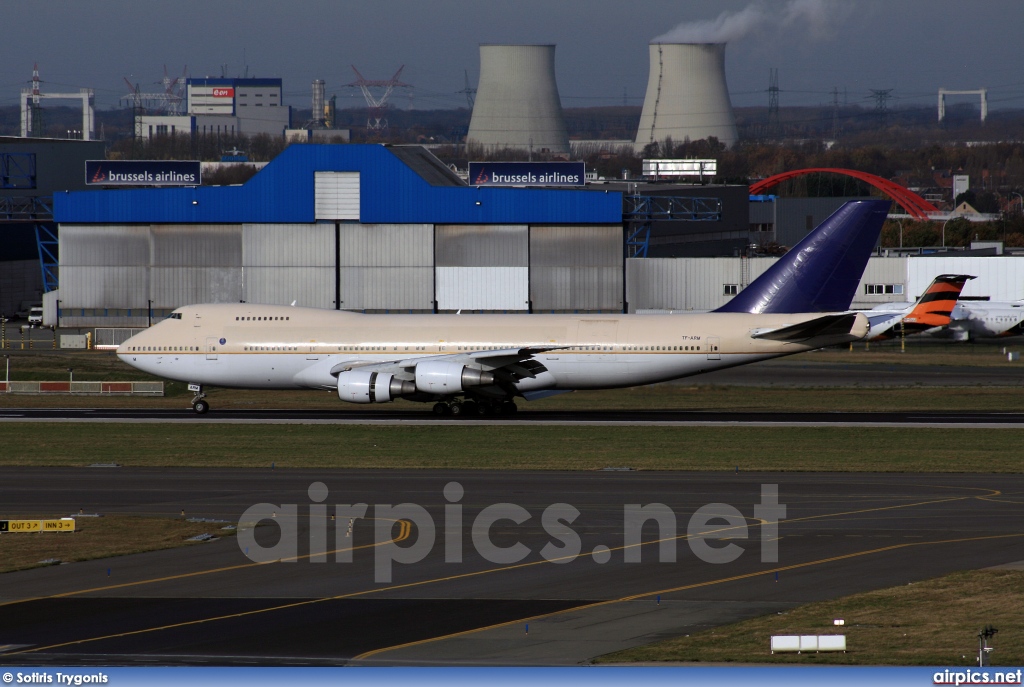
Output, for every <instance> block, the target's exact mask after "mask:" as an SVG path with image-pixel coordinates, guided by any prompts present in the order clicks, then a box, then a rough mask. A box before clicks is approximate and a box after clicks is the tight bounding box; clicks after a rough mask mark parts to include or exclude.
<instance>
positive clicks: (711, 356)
mask: <svg viewBox="0 0 1024 687" xmlns="http://www.w3.org/2000/svg"><path fill="white" fill-rule="evenodd" d="M719 343H720V340H719V338H718V337H717V336H709V337H708V338H707V343H706V344H705V345H706V346H707V349H708V360H721V359H722V354H721V353H720V352H719V350H718V346H719Z"/></svg>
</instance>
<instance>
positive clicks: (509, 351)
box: [117, 201, 890, 415]
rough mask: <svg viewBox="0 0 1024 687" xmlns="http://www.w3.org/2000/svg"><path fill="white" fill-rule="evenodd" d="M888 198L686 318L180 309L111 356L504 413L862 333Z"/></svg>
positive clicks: (175, 372)
mask: <svg viewBox="0 0 1024 687" xmlns="http://www.w3.org/2000/svg"><path fill="white" fill-rule="evenodd" d="M889 206H890V203H889V201H854V202H851V203H847V204H846V205H844V206H843V207H842V208H840V209H839V210H838V211H836V213H835V214H833V215H832V216H831V217H829V218H828V219H827V220H825V222H823V223H822V224H821V226H819V227H818V228H817V229H815V230H814V231H813V232H811V234H809V235H808V236H807V237H806V238H805V239H804V240H803V241H801V242H800V243H799V244H798V245H797V246H795V247H794V248H793V250H791V251H790V252H789V253H787V254H786V255H785V256H784V257H783V258H781V259H780V260H779V261H778V262H776V264H775V265H774V266H773V267H772V268H771V269H769V270H768V271H767V272H765V273H764V274H763V275H761V276H760V277H759V278H758V279H756V280H755V281H754V282H753V283H752V284H750V286H748V287H747V288H746V289H744V290H743V291H742V292H740V294H738V295H737V296H736V297H735V298H733V299H732V300H731V301H730V302H729V303H728V304H727V305H726V306H724V307H723V308H720V309H719V310H717V311H715V312H711V313H704V314H699V315H698V314H695V315H661V316H659V315H625V314H614V315H557V314H545V315H539V314H538V315H532V314H523V315H465V314H462V315H366V314H360V313H353V312H343V311H330V310H318V309H312V308H297V307H288V306H277V305H253V304H249V303H239V304H215V305H191V306H185V307H182V308H178V309H177V310H175V311H174V312H173V313H172V314H171V316H170V317H169V318H168V319H166V320H164V321H163V322H160V323H159V324H157V325H155V326H154V327H152V328H150V329H148V330H147V331H144V332H142V333H140V334H137V335H136V336H133V337H132V338H131V339H129V340H128V341H126V342H125V343H123V344H122V345H121V346H120V347H119V348H118V350H117V355H118V357H120V358H121V360H123V361H125V362H126V363H128V364H130V365H132V366H134V367H136V368H139V369H141V370H145V371H146V372H150V373H152V374H155V375H158V376H161V377H166V378H169V379H175V380H180V381H185V382H189V383H190V388H191V389H193V390H194V391H196V397H195V398H194V399H193V404H192V405H193V408H194V409H195V411H196V412H197V413H200V414H202V413H205V412H206V411H207V410H208V409H209V405H208V403H207V401H205V400H204V396H205V393H204V391H203V387H205V386H221V387H235V388H250V389H299V388H305V389H336V390H337V393H338V396H339V398H340V399H341V400H343V401H348V402H351V403H383V402H387V401H392V400H394V399H396V398H406V399H409V400H413V401H424V402H432V403H434V412H435V413H437V414H448V413H451V414H453V415H461V414H467V413H473V412H478V413H507V412H514V411H515V408H516V406H515V403H514V399H515V398H516V397H525V398H527V399H529V398H534V397H539V396H542V395H548V394H550V393H551V392H555V393H557V392H560V391H571V390H575V389H606V388H615V387H629V386H637V385H641V384H653V383H656V382H663V381H667V380H670V379H676V378H679V377H686V376H688V375H695V374H700V373H702V372H710V371H711V370H717V369H722V368H726V367H734V366H736V365H745V364H747V363H752V362H757V361H759V360H766V359H769V358H775V357H779V356H784V355H791V354H794V353H800V352H803V351H809V350H812V349H815V348H820V347H823V346H829V345H833V344H840V343H845V342H849V341H854V340H857V339H860V338H862V337H863V336H864V335H865V334H866V333H867V331H868V320H867V318H866V317H865V315H863V314H861V313H851V312H848V308H849V305H850V302H851V301H852V299H853V295H854V292H855V291H856V289H857V286H858V284H859V281H860V277H861V274H862V273H863V271H864V266H865V265H866V264H867V260H868V257H869V255H870V252H871V250H872V248H873V247H874V245H875V243H876V242H877V239H878V233H879V231H880V229H881V226H882V223H883V222H884V220H885V216H886V214H887V212H888V209H889Z"/></svg>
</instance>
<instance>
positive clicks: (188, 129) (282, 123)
mask: <svg viewBox="0 0 1024 687" xmlns="http://www.w3.org/2000/svg"><path fill="white" fill-rule="evenodd" d="M282 97H283V96H282V80H281V79H248V78H246V79H241V78H239V79H232V78H221V79H214V78H209V77H206V78H197V79H188V80H187V81H186V82H185V113H184V114H165V115H146V114H138V115H136V117H137V120H138V121H137V131H138V132H139V133H140V134H141V135H142V137H143V138H146V139H149V138H153V137H154V136H168V135H171V136H173V135H175V134H180V135H192V134H204V135H222V136H241V135H244V136H254V135H256V134H270V135H273V136H281V135H283V133H284V132H285V130H286V129H288V128H289V127H290V126H291V107H289V106H287V105H284V104H283V103H282Z"/></svg>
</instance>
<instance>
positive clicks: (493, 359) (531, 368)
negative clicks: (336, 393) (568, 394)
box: [331, 346, 567, 381]
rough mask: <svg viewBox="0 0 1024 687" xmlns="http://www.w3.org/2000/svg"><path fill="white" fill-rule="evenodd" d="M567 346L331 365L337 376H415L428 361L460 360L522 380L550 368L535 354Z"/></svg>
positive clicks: (333, 373)
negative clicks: (361, 373) (349, 373)
mask: <svg viewBox="0 0 1024 687" xmlns="http://www.w3.org/2000/svg"><path fill="white" fill-rule="evenodd" d="M565 348H567V347H566V346H529V347H525V348H502V349H498V350H494V351H465V352H457V353H448V354H442V355H430V356H424V357H421V358H408V359H400V360H388V361H381V362H362V361H351V360H346V361H342V362H339V363H338V364H336V365H335V366H334V367H332V368H331V375H332V376H334V377H337V376H338V375H339V374H341V373H342V372H345V371H346V370H354V369H356V368H359V369H371V370H373V371H375V372H386V373H390V374H393V375H395V376H396V377H399V378H408V379H412V378H413V377H414V376H415V370H416V365H417V364H419V363H422V362H425V361H428V360H437V361H443V362H447V363H459V364H462V365H471V366H474V367H479V368H480V369H481V370H486V371H500V372H502V373H504V374H503V375H502V376H504V377H506V378H508V379H509V381H519V380H520V379H523V378H526V377H536V376H537V375H538V374H540V373H541V372H544V371H546V370H547V368H546V367H544V365H543V364H542V363H541V362H540V361H539V360H537V359H536V358H535V357H534V356H536V355H537V354H539V353H544V352H547V351H557V350H562V349H565Z"/></svg>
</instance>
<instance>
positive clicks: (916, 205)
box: [750, 167, 939, 220]
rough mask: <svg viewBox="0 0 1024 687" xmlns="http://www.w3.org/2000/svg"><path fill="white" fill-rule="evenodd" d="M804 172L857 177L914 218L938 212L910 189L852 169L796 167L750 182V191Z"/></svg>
mask: <svg viewBox="0 0 1024 687" xmlns="http://www.w3.org/2000/svg"><path fill="white" fill-rule="evenodd" d="M805 174H842V175H844V176H848V177H853V178H854V179H859V180H860V181H863V182H866V183H868V184H871V185H872V186H874V187H875V188H877V189H878V190H879V191H882V192H883V193H885V194H886V195H887V196H889V197H890V198H892V199H893V200H894V201H896V202H897V203H898V204H899V205H900V206H902V207H903V209H904V210H906V211H907V214H908V215H910V216H911V217H913V218H914V219H920V220H927V219H929V217H928V213H929V212H939V209H938V208H937V207H935V206H934V205H932V204H931V203H929V202H928V201H927V200H925V199H924V198H922V197H921V196H919V195H917V194H916V193H914V192H913V191H911V190H910V189H908V188H905V187H903V186H900V185H899V184H897V183H896V182H894V181H889V180H888V179H883V178H882V177H880V176H876V175H874V174H868V173H867V172H858V171H857V170H854V169H839V168H836V167H811V168H809V169H797V170H794V171H792V172H783V173H782V174H775V175H773V176H770V177H768V178H767V179H762V180H761V181H758V182H756V183H753V184H751V185H750V193H751V194H753V195H760V194H762V193H764V192H765V191H767V190H768V189H770V188H771V187H773V186H775V185H777V184H780V183H782V182H783V181H788V180H790V179H794V178H796V177H800V176H804V175H805Z"/></svg>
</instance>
